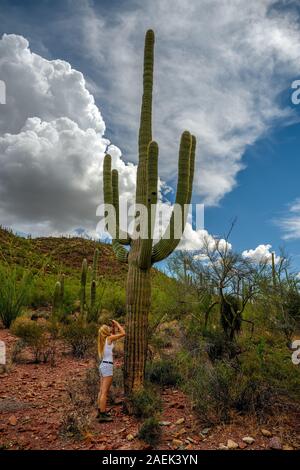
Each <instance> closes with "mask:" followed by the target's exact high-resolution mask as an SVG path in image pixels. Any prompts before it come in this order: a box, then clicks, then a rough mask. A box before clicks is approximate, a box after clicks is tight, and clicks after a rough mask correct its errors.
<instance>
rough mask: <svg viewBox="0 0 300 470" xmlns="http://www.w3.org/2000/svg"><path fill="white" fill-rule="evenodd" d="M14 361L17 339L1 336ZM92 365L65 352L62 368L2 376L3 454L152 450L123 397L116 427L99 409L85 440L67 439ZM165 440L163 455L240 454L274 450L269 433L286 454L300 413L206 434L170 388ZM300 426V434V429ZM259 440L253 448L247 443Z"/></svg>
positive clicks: (31, 368) (294, 441)
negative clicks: (64, 427)
mask: <svg viewBox="0 0 300 470" xmlns="http://www.w3.org/2000/svg"><path fill="white" fill-rule="evenodd" d="M0 340H2V341H5V343H6V345H7V349H8V357H9V355H10V351H11V349H12V346H13V344H14V342H15V338H14V337H13V336H12V335H10V334H9V333H8V332H7V331H6V330H0ZM92 363H93V361H92V360H91V359H84V360H76V359H74V358H72V357H71V355H66V354H63V351H61V352H60V354H59V355H58V359H57V365H56V366H55V367H51V366H50V365H49V364H38V365H36V364H29V363H24V364H12V365H11V366H9V368H8V371H7V372H6V373H4V374H0V448H2V449H143V448H149V446H148V445H147V444H145V443H144V442H143V441H141V440H139V439H138V437H137V432H138V429H139V427H140V425H141V422H140V421H139V420H137V419H136V418H134V417H131V416H127V415H126V414H125V413H124V411H123V407H122V394H121V392H119V393H118V395H117V396H116V397H115V398H116V403H117V404H116V405H114V406H113V407H112V416H113V418H114V420H113V422H111V423H104V424H99V423H98V422H97V421H96V419H95V414H96V410H95V407H94V406H93V405H90V406H89V408H88V411H87V413H88V415H89V417H90V426H89V430H88V431H87V432H86V433H85V434H84V436H83V437H82V438H81V439H75V437H74V436H73V435H71V434H70V435H66V434H64V435H61V432H60V428H61V422H62V420H63V419H64V417H65V416H66V415H67V414H68V410H69V408H70V400H69V396H68V393H69V389H68V381H69V380H70V379H76V380H79V381H80V380H82V381H83V380H84V377H85V374H86V370H87V369H88V368H90V367H91V366H92ZM161 397H162V402H163V411H162V414H161V418H160V419H161V428H162V438H161V441H160V444H159V445H158V446H157V448H158V449H175V448H180V449H219V447H220V444H224V445H225V444H227V441H228V439H231V440H232V441H234V442H235V443H236V444H237V445H238V446H239V448H240V449H245V448H248V449H249V448H251V449H268V448H270V442H271V439H272V438H271V437H265V436H263V435H262V433H261V428H266V429H267V430H269V431H270V433H272V436H276V438H278V439H279V441H280V442H281V444H282V445H283V446H284V448H286V449H288V448H292V447H294V448H300V443H299V441H300V429H299V422H300V413H299V415H298V416H296V415H293V416H289V415H282V416H277V418H276V419H273V420H272V421H269V422H266V423H263V425H262V424H261V425H260V426H258V425H257V423H256V420H255V419H254V418H245V417H237V418H236V420H235V421H234V424H230V425H226V426H216V427H213V428H210V429H208V428H206V427H205V425H204V424H203V423H201V421H199V419H198V418H197V417H196V415H195V414H194V413H193V411H192V409H191V405H190V403H189V401H188V400H187V398H186V396H185V395H184V394H183V393H182V391H180V390H175V389H172V388H165V389H163V390H162V392H161ZM297 426H298V428H297ZM245 436H251V437H253V438H254V439H255V441H254V443H253V444H251V445H248V446H247V444H245V443H244V442H243V440H242V438H243V437H245Z"/></svg>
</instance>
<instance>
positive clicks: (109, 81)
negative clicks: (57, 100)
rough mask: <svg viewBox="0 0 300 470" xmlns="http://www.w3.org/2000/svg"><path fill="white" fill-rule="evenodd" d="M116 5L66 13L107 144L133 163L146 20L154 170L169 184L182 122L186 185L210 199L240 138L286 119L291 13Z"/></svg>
mask: <svg viewBox="0 0 300 470" xmlns="http://www.w3.org/2000/svg"><path fill="white" fill-rule="evenodd" d="M292 4H293V2H289V6H292ZM126 5H127V7H123V8H122V9H121V10H120V11H114V21H113V22H112V21H111V17H110V16H109V17H105V14H103V11H102V10H100V8H99V9H98V8H97V4H96V3H95V4H92V3H91V2H89V1H86V2H82V3H81V5H80V7H79V10H78V11H77V12H76V9H75V11H74V16H73V17H72V25H73V27H75V31H76V34H75V33H74V37H73V38H72V40H74V41H75V42H76V41H77V42H76V44H77V45H78V48H79V50H81V51H84V52H85V54H86V55H87V57H88V58H89V59H91V64H93V65H94V74H95V76H96V77H99V83H101V96H103V97H104V99H107V100H108V99H109V103H107V106H106V107H107V109H108V113H109V119H110V120H111V121H112V122H114V125H115V126H117V133H116V138H117V141H116V144H117V145H119V146H120V147H121V148H122V150H123V153H124V154H125V156H126V158H128V159H129V160H130V161H136V158H137V157H136V135H137V125H138V119H139V107H140V99H141V73H142V72H141V67H142V53H143V36H144V32H145V30H146V29H147V28H148V27H152V28H154V30H155V32H156V37H157V42H156V59H155V94H154V106H155V107H154V123H155V124H154V136H155V139H157V140H158V142H159V145H160V172H161V176H162V178H163V179H165V180H167V181H168V182H170V181H173V182H174V179H175V175H176V171H177V153H178V142H179V138H180V133H181V132H182V131H183V130H184V129H185V128H187V129H190V130H191V131H192V132H193V133H195V134H196V136H197V137H198V152H197V154H198V159H197V165H196V176H195V188H194V189H195V190H194V193H195V194H198V195H200V196H202V197H203V198H204V201H205V203H206V204H211V205H214V204H217V203H218V202H219V201H220V199H221V198H222V197H223V196H224V195H225V194H226V193H228V192H230V191H231V190H232V189H233V188H234V186H235V184H236V178H237V174H238V172H239V171H240V170H241V169H242V168H243V166H244V163H243V161H242V156H243V154H244V152H245V149H246V148H247V146H249V145H251V144H253V143H254V142H255V141H256V140H257V139H258V138H261V137H262V136H263V135H264V134H265V133H266V132H267V131H268V130H270V129H271V128H272V127H273V126H275V125H278V123H282V122H284V123H285V124H287V123H288V122H291V121H292V120H293V119H296V117H295V115H293V114H292V113H293V111H292V110H291V108H289V107H288V106H286V107H285V106H284V105H283V102H282V100H280V99H279V96H280V94H281V93H282V92H283V90H286V87H287V84H288V83H290V82H291V80H292V79H294V77H295V76H296V75H298V72H299V50H298V49H299V48H297V44H299V43H300V21H299V13H298V12H297V10H296V9H294V10H291V9H289V8H279V7H278V2H277V1H275V0H253V1H251V2H249V1H248V0H237V1H235V2H224V1H223V0H216V1H214V2H211V0H201V1H199V0H192V1H189V2H182V1H180V0H151V1H149V0H148V1H147V0H146V1H143V2H140V3H139V5H137V4H136V2H131V1H129V2H127V3H126ZM133 5H134V8H132V6H133ZM286 6H287V5H286ZM76 15H77V16H76ZM102 79H103V80H102ZM132 83H134V84H135V85H134V86H130V85H129V84H132ZM103 91H105V93H103ZM120 103H121V108H120ZM124 136H125V137H126V138H124Z"/></svg>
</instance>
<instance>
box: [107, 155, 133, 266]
mask: <svg viewBox="0 0 300 470" xmlns="http://www.w3.org/2000/svg"><path fill="white" fill-rule="evenodd" d="M103 194H104V204H105V205H106V204H107V205H111V206H113V186H112V171H111V156H110V155H108V154H107V155H105V157H104V163H103ZM108 213H109V211H106V216H107V214H108ZM107 223H108V227H109V225H110V224H109V220H108V218H107ZM112 247H113V251H114V253H115V255H116V258H117V259H118V260H119V261H121V262H122V263H127V259H128V251H127V250H126V249H125V248H124V247H123V246H122V245H121V243H120V242H119V241H118V240H117V239H115V238H113V239H112Z"/></svg>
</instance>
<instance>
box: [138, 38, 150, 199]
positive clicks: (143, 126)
mask: <svg viewBox="0 0 300 470" xmlns="http://www.w3.org/2000/svg"><path fill="white" fill-rule="evenodd" d="M153 60H154V32H153V31H152V30H149V31H147V33H146V38H145V49H144V74H143V98H142V107H141V117H140V129H139V163H138V169H137V180H136V203H137V204H145V205H146V202H147V150H148V145H149V143H150V142H151V140H152V90H153Z"/></svg>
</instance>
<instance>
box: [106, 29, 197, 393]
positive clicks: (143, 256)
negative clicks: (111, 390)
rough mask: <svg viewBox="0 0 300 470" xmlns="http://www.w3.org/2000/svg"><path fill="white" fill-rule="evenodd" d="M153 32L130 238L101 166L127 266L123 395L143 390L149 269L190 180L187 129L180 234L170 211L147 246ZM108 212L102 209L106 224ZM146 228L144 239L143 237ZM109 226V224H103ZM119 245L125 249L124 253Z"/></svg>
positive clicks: (152, 192) (168, 237) (114, 177)
mask: <svg viewBox="0 0 300 470" xmlns="http://www.w3.org/2000/svg"><path fill="white" fill-rule="evenodd" d="M153 59H154V32H153V31H152V30H149V31H147V33H146V38H145V50H144V77H143V98H142V107H141V117H140V129H139V141H138V148H139V162H138V168H137V181H136V204H138V206H137V207H141V206H143V207H146V208H147V210H148V212H147V214H148V216H147V217H148V220H147V221H146V222H147V223H145V220H143V218H142V217H140V218H139V217H136V223H135V233H138V234H139V236H138V237H136V236H135V237H132V238H130V236H129V235H127V234H125V233H124V232H122V231H121V229H120V227H119V190H118V172H117V170H112V168H111V156H110V155H106V156H105V158H104V167H103V192H104V202H105V204H106V205H111V206H113V207H114V209H115V213H116V224H115V225H116V237H114V238H113V241H112V245H113V250H114V252H115V255H116V257H117V259H119V260H120V261H121V262H124V263H128V275H127V289H126V308H127V317H126V337H125V359H124V386H125V393H126V395H127V396H129V395H130V394H131V393H132V392H135V391H137V390H139V389H141V388H142V387H143V383H144V372H145V363H146V354H147V335H148V313H149V310H150V302H151V300H150V298H151V278H150V274H151V267H152V265H153V264H154V263H156V262H158V261H161V260H163V259H165V258H166V257H167V256H169V255H170V254H171V253H172V251H173V250H174V249H175V248H176V246H177V245H178V243H179V241H180V238H181V235H182V232H183V230H184V227H185V223H186V216H187V211H186V210H184V209H186V207H187V206H186V205H188V204H190V201H191V196H192V185H193V176H194V161H195V149H196V139H195V137H194V136H192V135H191V134H190V133H189V132H188V131H185V132H183V134H182V136H181V141H180V148H179V162H178V183H177V193H176V200H175V202H176V205H177V207H180V208H181V209H182V217H181V224H180V226H181V227H180V230H178V227H175V212H174V210H173V213H172V215H171V218H170V222H169V226H168V228H167V229H166V233H165V234H164V236H163V237H162V238H161V239H160V240H159V241H158V242H157V243H156V244H154V242H153V224H151V223H150V222H151V220H153V219H154V218H155V206H156V203H157V191H158V187H157V184H158V171H157V163H158V145H157V143H156V142H154V141H153V140H152V89H153ZM108 214H109V211H108V210H107V211H106V217H107V221H108V219H109V215H108ZM142 223H144V227H147V230H146V232H147V237H145V236H142V233H143V234H145V229H143V227H142ZM108 226H109V224H108ZM124 245H129V246H130V249H129V250H127V249H126V248H125V247H124Z"/></svg>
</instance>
